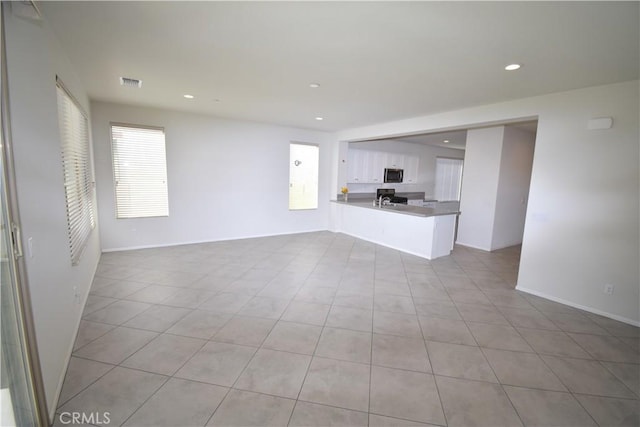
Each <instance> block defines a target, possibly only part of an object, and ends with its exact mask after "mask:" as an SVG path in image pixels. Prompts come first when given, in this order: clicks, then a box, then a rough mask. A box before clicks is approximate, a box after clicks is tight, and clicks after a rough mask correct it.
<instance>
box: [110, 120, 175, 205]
mask: <svg viewBox="0 0 640 427" xmlns="http://www.w3.org/2000/svg"><path fill="white" fill-rule="evenodd" d="M111 152H112V155H113V176H114V180H115V186H116V217H117V218H143V217H154V216H169V196H168V190H167V158H166V157H167V156H166V151H165V139H164V129H161V128H150V127H140V126H131V125H116V124H112V125H111Z"/></svg>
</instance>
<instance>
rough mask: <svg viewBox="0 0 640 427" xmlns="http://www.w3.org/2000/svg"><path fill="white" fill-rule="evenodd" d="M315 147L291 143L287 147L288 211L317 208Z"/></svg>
mask: <svg viewBox="0 0 640 427" xmlns="http://www.w3.org/2000/svg"><path fill="white" fill-rule="evenodd" d="M319 153H320V149H319V147H318V146H317V145H307V144H296V143H291V144H290V146H289V209H291V210H298V209H317V208H318V169H319V168H318V161H319V159H320V155H319Z"/></svg>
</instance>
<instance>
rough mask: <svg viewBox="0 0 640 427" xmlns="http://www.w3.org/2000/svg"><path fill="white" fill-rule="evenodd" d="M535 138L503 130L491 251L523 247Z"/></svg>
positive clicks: (512, 130) (509, 128) (510, 130)
mask: <svg viewBox="0 0 640 427" xmlns="http://www.w3.org/2000/svg"><path fill="white" fill-rule="evenodd" d="M534 146H535V134H534V133H530V132H526V131H523V130H521V129H518V128H514V127H511V126H505V128H504V140H503V144H502V155H501V161H500V178H499V180H498V188H497V196H496V207H495V215H494V223H493V233H492V234H493V235H492V238H491V250H496V249H501V248H506V247H509V246H513V245H518V244H520V243H522V236H523V233H524V223H525V218H526V214H527V200H528V199H529V184H530V183H531V166H532V163H533V150H534Z"/></svg>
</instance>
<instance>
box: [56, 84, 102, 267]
mask: <svg viewBox="0 0 640 427" xmlns="http://www.w3.org/2000/svg"><path fill="white" fill-rule="evenodd" d="M57 93H58V125H59V127H60V144H61V149H62V169H63V173H64V193H65V198H66V204H67V206H66V207H67V229H68V232H69V247H70V251H71V264H72V265H77V264H78V262H79V260H80V256H81V255H82V251H83V250H84V248H85V246H86V245H87V241H88V240H89V236H90V235H91V231H92V230H93V228H94V227H95V217H94V213H93V179H92V173H91V155H90V148H89V124H88V121H87V117H86V116H85V115H84V113H83V112H82V110H81V109H80V108H79V107H78V105H77V104H76V103H75V101H74V100H73V98H72V97H71V95H69V93H67V91H66V90H65V89H64V87H63V86H62V84H61V83H60V82H58V83H57Z"/></svg>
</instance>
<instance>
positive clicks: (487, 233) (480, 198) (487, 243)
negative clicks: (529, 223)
mask: <svg viewBox="0 0 640 427" xmlns="http://www.w3.org/2000/svg"><path fill="white" fill-rule="evenodd" d="M503 138H504V126H499V127H492V128H484V129H471V130H469V131H468V132H467V146H466V152H465V160H464V168H463V172H462V173H463V176H462V193H461V196H460V212H461V214H460V219H459V222H458V238H457V240H456V242H457V243H459V244H461V245H464V246H469V247H472V248H476V249H483V250H486V251H490V250H491V247H492V241H493V228H494V224H495V213H496V203H497V196H498V183H499V180H500V162H501V158H502V145H503V144H502V141H503Z"/></svg>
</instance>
